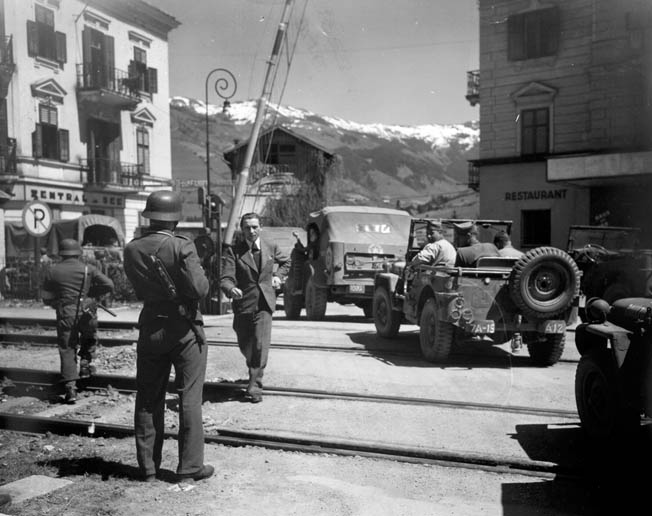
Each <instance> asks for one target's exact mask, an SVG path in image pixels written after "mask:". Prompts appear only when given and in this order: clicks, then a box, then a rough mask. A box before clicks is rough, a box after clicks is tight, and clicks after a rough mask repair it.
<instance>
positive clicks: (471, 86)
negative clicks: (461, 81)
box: [464, 70, 480, 106]
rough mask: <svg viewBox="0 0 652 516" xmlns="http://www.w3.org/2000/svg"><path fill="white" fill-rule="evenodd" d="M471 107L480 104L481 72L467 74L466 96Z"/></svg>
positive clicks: (473, 71) (474, 71) (475, 71)
mask: <svg viewBox="0 0 652 516" xmlns="http://www.w3.org/2000/svg"><path fill="white" fill-rule="evenodd" d="M464 98H466V100H468V101H469V104H471V106H475V105H476V104H479V103H480V70H472V71H470V72H466V96H465V97H464Z"/></svg>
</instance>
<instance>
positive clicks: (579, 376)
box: [575, 297, 652, 443]
mask: <svg viewBox="0 0 652 516" xmlns="http://www.w3.org/2000/svg"><path fill="white" fill-rule="evenodd" d="M586 314H587V319H588V322H586V323H583V324H580V325H579V326H578V327H577V329H576V332H575V343H576V346H577V349H578V351H579V352H580V354H581V358H580V361H579V363H578V365H577V370H576V373H575V401H576V404H577V411H578V413H579V415H580V422H581V426H582V429H583V430H584V432H585V433H586V434H587V435H588V437H589V438H590V439H591V440H592V441H594V442H599V443H610V442H615V441H617V440H618V439H614V438H617V437H624V436H633V435H634V434H633V432H635V431H636V430H637V429H638V428H639V427H641V424H642V423H644V425H643V426H644V427H645V428H646V430H647V431H648V438H649V437H650V436H651V435H652V433H651V432H652V425H650V423H652V331H651V330H652V299H649V298H639V297H636V298H624V299H619V300H617V301H614V302H613V304H611V305H610V304H609V303H607V302H606V301H605V300H602V299H599V298H593V299H591V300H589V301H588V302H587V306H586Z"/></svg>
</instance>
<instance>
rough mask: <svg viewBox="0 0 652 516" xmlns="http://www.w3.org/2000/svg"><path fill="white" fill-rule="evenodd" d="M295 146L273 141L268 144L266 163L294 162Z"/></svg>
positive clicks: (283, 163) (287, 163)
mask: <svg viewBox="0 0 652 516" xmlns="http://www.w3.org/2000/svg"><path fill="white" fill-rule="evenodd" d="M295 152H296V149H295V146H294V145H292V144H288V143H280V144H279V143H273V144H271V145H270V146H269V154H268V159H267V163H269V164H270V165H289V164H292V163H293V162H294V155H295Z"/></svg>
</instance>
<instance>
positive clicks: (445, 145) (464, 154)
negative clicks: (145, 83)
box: [170, 97, 479, 206]
mask: <svg viewBox="0 0 652 516" xmlns="http://www.w3.org/2000/svg"><path fill="white" fill-rule="evenodd" d="M170 107H171V110H170V112H171V127H172V140H173V170H174V169H175V168H176V167H175V166H174V162H175V149H176V150H177V153H176V154H177V158H180V160H181V161H183V162H184V163H185V165H181V163H179V165H180V166H181V167H184V166H185V167H186V168H187V164H188V159H189V153H190V154H195V156H196V157H198V158H201V160H202V161H204V162H205V118H206V113H207V112H208V117H209V120H210V142H211V143H210V147H211V168H214V166H213V164H214V163H215V162H217V161H219V162H220V163H219V165H220V167H225V164H224V163H222V162H221V160H219V154H220V153H221V152H223V151H225V150H228V149H229V148H230V147H232V146H233V144H234V141H244V140H246V139H247V138H249V134H250V131H251V125H252V124H253V122H254V119H255V116H256V108H257V102H256V101H254V100H250V101H243V102H233V103H232V104H231V105H230V106H229V107H227V108H226V109H224V108H223V106H219V105H213V104H208V105H206V104H205V103H204V102H203V101H201V100H195V99H189V98H186V97H173V98H171V99H170ZM274 123H275V124H280V125H283V126H284V127H287V128H288V129H291V130H292V131H293V132H295V133H297V134H300V135H304V136H305V137H306V138H307V139H309V140H310V141H312V142H315V143H318V144H319V145H321V146H323V147H324V148H326V149H329V150H330V151H331V152H333V153H334V154H338V155H340V156H341V157H342V160H343V164H344V176H345V180H346V181H347V185H346V187H345V190H348V191H349V193H351V194H352V195H355V194H357V195H362V196H363V197H367V198H368V199H369V200H370V201H379V200H384V201H385V202H388V201H389V202H391V203H392V204H394V203H395V201H399V202H400V203H401V205H403V206H405V205H407V204H409V203H410V202H415V203H423V202H425V201H427V200H428V199H431V198H435V197H441V196H451V195H454V194H458V193H463V192H468V191H467V188H466V182H467V170H468V164H467V160H468V159H473V158H475V157H477V147H478V140H479V129H478V126H477V123H476V122H469V123H465V124H454V125H439V124H430V125H419V126H402V125H386V124H361V123H357V122H352V121H349V120H344V119H341V118H337V117H331V116H325V115H319V114H316V113H312V112H310V111H308V110H305V109H299V108H294V107H289V106H279V105H273V104H270V105H268V108H267V112H266V116H265V123H264V125H263V128H267V127H270V126H271V125H272V124H274ZM181 155H183V157H181ZM214 156H216V157H217V158H218V159H217V160H216V159H215V158H214ZM216 166H217V165H216ZM219 172H220V174H219V175H220V176H222V172H223V173H224V174H225V175H224V176H222V177H221V179H217V180H218V181H229V180H230V176H228V175H226V174H229V173H228V169H226V168H225V169H224V170H221V171H219ZM200 177H201V176H200Z"/></svg>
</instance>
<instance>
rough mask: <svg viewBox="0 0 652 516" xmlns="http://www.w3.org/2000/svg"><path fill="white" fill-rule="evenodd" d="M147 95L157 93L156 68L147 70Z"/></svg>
mask: <svg viewBox="0 0 652 516" xmlns="http://www.w3.org/2000/svg"><path fill="white" fill-rule="evenodd" d="M145 89H146V90H147V91H148V92H149V93H158V72H157V70H156V68H148V69H147V88H145Z"/></svg>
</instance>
